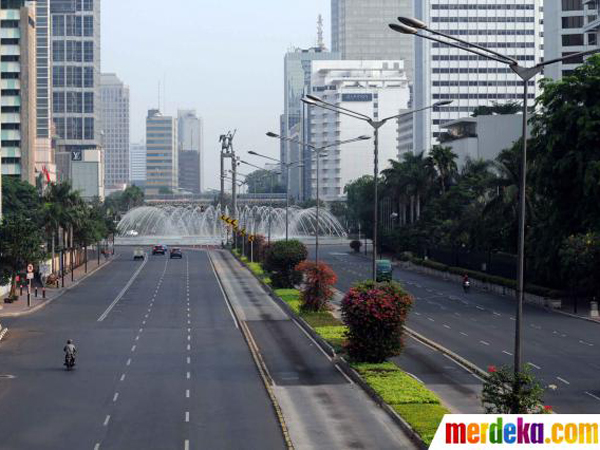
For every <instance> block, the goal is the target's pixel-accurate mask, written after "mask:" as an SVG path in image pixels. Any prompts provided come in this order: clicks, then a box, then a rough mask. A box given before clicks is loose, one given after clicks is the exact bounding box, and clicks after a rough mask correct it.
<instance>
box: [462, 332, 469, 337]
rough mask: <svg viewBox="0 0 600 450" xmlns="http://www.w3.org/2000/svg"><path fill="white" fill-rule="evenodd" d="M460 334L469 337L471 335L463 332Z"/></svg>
mask: <svg viewBox="0 0 600 450" xmlns="http://www.w3.org/2000/svg"><path fill="white" fill-rule="evenodd" d="M460 334H462V335H463V336H467V337H469V335H468V334H467V333H463V332H462V331H461V332H460Z"/></svg>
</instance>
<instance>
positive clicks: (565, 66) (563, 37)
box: [544, 0, 598, 80]
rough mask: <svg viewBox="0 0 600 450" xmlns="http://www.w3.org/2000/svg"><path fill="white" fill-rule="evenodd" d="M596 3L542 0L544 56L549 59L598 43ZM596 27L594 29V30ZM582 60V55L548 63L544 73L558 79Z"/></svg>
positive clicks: (578, 0) (589, 47)
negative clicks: (555, 62)
mask: <svg viewBox="0 0 600 450" xmlns="http://www.w3.org/2000/svg"><path fill="white" fill-rule="evenodd" d="M597 28H598V3H597V2H596V1H586V0H544V59H546V60H550V59H555V58H561V57H563V56H568V55H569V54H571V53H578V52H583V51H585V50H590V49H593V48H596V47H597V46H598V29H597ZM594 29H595V30H594ZM582 63H583V57H578V58H571V59H568V60H566V61H565V62H563V63H557V64H551V65H549V66H547V67H546V69H545V71H544V73H545V75H546V76H547V77H548V78H552V79H554V80H559V79H560V78H562V77H563V76H565V75H569V74H570V73H571V72H572V71H573V70H574V69H575V68H576V67H577V66H579V65H580V64H582Z"/></svg>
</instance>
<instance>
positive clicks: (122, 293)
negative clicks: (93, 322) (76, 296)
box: [98, 259, 148, 322]
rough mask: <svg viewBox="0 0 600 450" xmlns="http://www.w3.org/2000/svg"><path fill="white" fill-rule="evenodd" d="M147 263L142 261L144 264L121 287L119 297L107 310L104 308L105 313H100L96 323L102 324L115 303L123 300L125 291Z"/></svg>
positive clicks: (145, 260)
mask: <svg viewBox="0 0 600 450" xmlns="http://www.w3.org/2000/svg"><path fill="white" fill-rule="evenodd" d="M147 262H148V260H147V259H144V262H143V263H142V265H141V266H140V267H139V268H138V270H136V271H135V273H134V274H133V275H132V277H131V278H130V279H129V281H128V282H127V284H126V285H125V287H123V289H121V292H119V295H117V298H115V299H114V300H113V302H112V303H111V304H110V305H109V306H108V308H106V311H104V312H103V313H102V315H101V316H100V317H98V322H103V321H104V319H106V317H107V316H108V315H109V314H110V312H111V311H112V309H113V308H114V307H115V306H116V304H117V303H119V301H120V300H121V299H122V298H123V296H124V295H125V293H126V292H127V290H128V289H129V288H130V287H131V285H132V284H133V282H134V281H135V279H136V278H137V276H138V275H139V274H140V272H141V271H142V269H143V268H144V266H145V265H146V263H147Z"/></svg>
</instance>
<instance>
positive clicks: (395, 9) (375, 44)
mask: <svg viewBox="0 0 600 450" xmlns="http://www.w3.org/2000/svg"><path fill="white" fill-rule="evenodd" d="M412 3H413V0H369V1H365V0H332V1H331V49H332V51H333V52H338V53H339V54H340V56H341V58H342V59H366V60H399V59H401V60H403V61H404V70H405V72H406V75H407V76H408V79H409V81H412V79H413V63H412V61H413V42H414V38H413V37H412V36H402V35H400V34H398V33H394V32H393V31H392V30H390V29H389V27H388V24H389V23H390V22H393V21H394V20H395V19H396V17H398V16H407V17H412V16H413V6H412Z"/></svg>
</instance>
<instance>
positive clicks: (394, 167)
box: [381, 159, 409, 225]
mask: <svg viewBox="0 0 600 450" xmlns="http://www.w3.org/2000/svg"><path fill="white" fill-rule="evenodd" d="M389 163H390V167H389V168H387V169H385V170H383V171H382V172H381V174H382V176H383V183H382V184H383V188H384V193H387V194H388V195H390V196H391V197H392V198H393V199H394V200H395V201H397V202H398V212H399V214H400V225H406V223H407V220H406V208H407V204H408V201H409V195H408V193H407V181H408V180H407V178H406V175H405V172H406V167H405V164H404V163H403V162H400V161H396V160H393V159H390V160H389Z"/></svg>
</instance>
